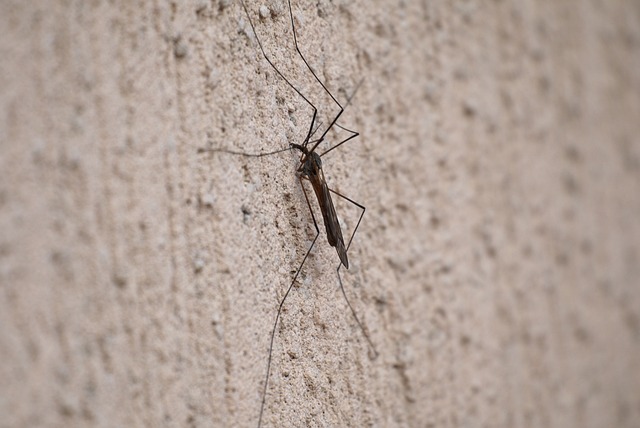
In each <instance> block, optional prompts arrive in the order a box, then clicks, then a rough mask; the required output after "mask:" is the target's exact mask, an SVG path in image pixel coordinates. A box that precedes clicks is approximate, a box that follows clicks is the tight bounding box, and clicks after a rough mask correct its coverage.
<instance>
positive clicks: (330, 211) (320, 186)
mask: <svg viewBox="0 0 640 428" xmlns="http://www.w3.org/2000/svg"><path fill="white" fill-rule="evenodd" d="M287 1H288V5H289V16H290V18H291V26H292V29H293V40H294V44H295V48H296V51H297V53H298V55H299V56H300V58H302V60H303V61H304V64H305V65H306V68H307V69H308V70H309V71H310V72H311V74H312V75H313V77H314V78H315V80H316V81H317V82H318V83H319V84H320V85H321V86H322V88H323V90H324V91H325V92H326V93H327V94H329V96H330V97H331V99H332V100H333V101H334V102H335V103H336V104H337V105H338V106H339V107H340V110H339V112H338V113H337V114H336V115H335V116H334V117H333V118H332V119H331V121H330V123H329V126H328V127H327V128H326V129H325V130H324V131H323V132H322V133H321V135H320V136H319V137H318V138H317V139H315V140H312V137H313V135H314V134H315V132H317V130H318V129H319V128H320V124H319V123H316V122H319V121H317V113H318V109H317V108H316V106H315V105H314V104H313V103H312V102H311V101H309V99H308V98H307V97H306V96H305V95H304V94H302V92H301V91H300V90H299V89H298V88H296V87H295V86H294V85H293V84H292V83H291V82H290V81H289V80H288V79H287V78H286V77H285V76H284V75H283V74H282V73H281V72H280V70H279V69H278V68H277V67H276V66H275V65H274V63H273V62H272V61H271V59H270V58H269V56H268V55H267V54H266V52H265V50H264V47H263V45H262V42H261V41H260V39H259V38H258V36H257V33H256V30H255V26H254V24H253V20H252V19H251V16H250V14H249V11H248V9H247V6H246V5H245V2H244V0H241V4H242V7H243V9H244V11H245V13H246V15H247V18H248V20H249V24H250V25H251V29H252V30H253V33H254V34H255V37H256V41H257V43H258V46H259V48H260V51H261V52H262V55H263V56H264V58H265V59H266V60H267V62H268V63H269V64H270V65H271V67H272V68H273V69H274V70H275V72H276V73H277V74H278V75H279V76H280V77H281V78H282V79H283V80H284V81H285V82H286V83H287V85H288V86H289V87H291V88H292V89H293V90H294V91H295V92H296V93H297V94H298V95H299V96H300V97H301V98H302V99H303V100H304V101H305V102H306V103H307V104H309V106H311V108H312V109H313V116H312V119H311V123H310V125H309V130H308V131H307V135H306V137H305V139H304V141H303V142H302V143H301V144H296V143H291V144H290V145H289V147H288V148H284V149H279V150H275V151H271V152H263V153H243V152H239V151H234V150H228V149H214V148H209V149H200V150H199V151H200V152H205V151H206V152H223V153H229V154H235V155H242V156H248V157H263V156H270V155H274V154H277V153H282V152H285V151H288V150H297V151H299V152H300V160H299V162H300V163H299V165H298V168H297V170H296V175H297V177H298V180H299V181H300V185H301V187H302V190H303V194H304V197H305V200H306V202H307V206H308V208H309V212H310V213H311V218H312V220H313V224H314V227H315V230H316V235H315V237H314V238H313V241H312V242H311V245H310V246H309V248H308V250H307V251H306V253H305V255H304V257H303V259H302V261H301V262H300V265H299V266H298V269H297V270H296V272H295V274H294V276H293V279H292V281H291V284H290V285H289V287H288V288H287V291H286V292H285V294H284V296H283V298H282V299H281V300H280V303H279V305H278V311H277V314H276V319H275V321H274V324H273V329H272V331H271V339H270V343H269V356H268V360H267V373H266V376H265V381H264V387H263V392H262V401H261V404H260V416H259V418H258V427H260V426H261V425H262V417H263V414H264V407H265V402H266V398H267V391H268V386H269V376H270V373H271V360H272V354H273V343H274V339H275V333H276V328H277V326H278V321H279V320H280V315H281V312H282V308H283V306H284V303H285V301H286V299H287V296H288V295H289V293H290V292H291V290H292V288H293V285H294V284H295V282H296V279H297V278H298V275H299V274H300V272H301V270H302V267H303V266H304V264H305V262H306V260H307V258H308V256H309V254H310V253H311V250H312V249H313V247H314V245H315V243H316V241H317V239H318V236H320V229H319V228H318V223H317V221H316V218H315V215H314V213H313V210H312V209H311V203H310V201H309V197H308V194H307V191H306V190H305V185H304V183H303V180H306V181H308V182H309V183H310V184H311V186H312V188H313V190H314V193H315V196H316V199H317V201H318V205H319V207H320V211H321V213H322V220H323V223H324V226H325V230H326V234H327V241H328V242H329V245H331V246H332V247H334V248H335V249H336V252H337V253H338V257H339V259H340V263H339V264H338V267H337V268H336V273H337V276H338V281H339V283H340V290H341V291H342V295H343V296H344V299H345V301H346V302H347V305H348V306H349V309H350V310H351V314H352V315H353V318H354V319H355V320H356V322H357V324H358V326H359V327H360V329H361V330H362V333H363V335H364V337H365V338H366V340H367V342H368V344H369V347H370V349H371V351H372V354H373V357H374V358H375V357H376V356H377V351H376V349H375V347H374V345H373V342H372V341H371V339H370V337H369V335H368V334H367V332H366V330H365V329H364V326H363V324H362V323H361V321H360V319H359V318H358V316H357V315H356V312H355V310H354V309H353V307H352V306H351V303H350V302H349V299H348V298H347V294H346V292H345V290H344V286H343V284H342V278H341V276H340V269H341V268H342V266H344V267H345V268H346V269H348V268H349V258H348V254H347V253H348V250H349V247H350V246H351V242H352V241H353V237H354V236H355V234H356V232H357V230H358V227H359V226H360V222H361V221H362V217H363V216H364V213H365V211H366V208H365V207H364V206H363V205H361V204H359V203H357V202H355V201H354V200H352V199H350V198H348V197H346V196H344V195H342V194H341V193H338V192H337V191H335V190H333V189H331V188H329V186H328V185H327V182H326V180H325V176H324V172H323V170H322V159H321V158H322V157H323V156H325V155H326V154H328V153H330V152H331V151H333V150H335V149H336V148H338V147H340V146H341V145H343V144H345V143H346V142H348V141H350V140H352V139H354V138H356V137H357V136H358V135H359V133H358V132H355V131H352V130H350V129H348V128H345V127H343V126H341V125H340V124H339V123H338V119H339V118H340V116H341V115H342V113H343V112H344V109H345V107H346V106H348V104H349V103H350V102H351V99H352V98H353V96H354V95H355V93H356V92H357V90H358V89H359V87H360V85H361V83H362V81H361V82H360V83H359V84H358V85H357V87H356V89H355V90H354V91H353V93H352V94H351V96H349V97H348V99H347V102H346V103H345V105H344V106H343V105H341V104H340V102H339V101H338V100H337V99H336V98H335V97H334V96H333V94H331V92H330V91H329V90H328V89H327V87H326V86H325V84H324V83H323V82H322V81H321V80H320V78H319V77H318V76H317V75H316V73H315V72H314V71H313V69H312V68H311V66H310V65H309V63H308V62H307V59H306V58H305V57H304V55H303V54H302V52H301V51H300V48H299V46H298V37H297V32H296V27H295V23H294V19H293V12H292V8H291V0H287ZM334 126H335V127H338V128H340V129H342V130H344V131H346V132H348V133H349V134H350V135H349V136H348V137H347V138H345V139H344V140H342V141H340V142H339V143H337V144H336V145H334V146H332V147H330V148H328V149H327V150H325V151H324V152H323V153H321V154H318V153H316V149H317V148H318V147H319V145H320V144H321V143H322V142H323V141H325V137H326V135H327V133H328V132H329V130H330V129H332V128H333V127H334ZM332 194H333V195H336V196H337V197H340V198H343V199H344V200H346V201H348V202H350V203H352V204H354V205H355V206H357V207H358V208H360V209H361V210H362V212H361V213H360V217H359V218H358V222H357V224H356V226H355V228H354V230H353V233H352V234H351V237H350V238H349V240H348V241H347V243H346V245H345V241H344V238H343V235H342V229H341V227H340V223H339V221H338V216H337V214H336V210H335V207H334V204H333V199H332Z"/></svg>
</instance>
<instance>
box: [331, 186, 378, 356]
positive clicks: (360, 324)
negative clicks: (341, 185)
mask: <svg viewBox="0 0 640 428" xmlns="http://www.w3.org/2000/svg"><path fill="white" fill-rule="evenodd" d="M329 191H330V192H331V193H333V194H335V195H337V196H339V197H341V198H342V199H345V200H346V201H348V202H351V203H352V204H354V205H356V206H357V207H358V208H360V209H361V210H362V212H361V213H360V218H359V219H358V223H357V224H356V227H355V229H353V233H352V234H351V237H350V238H349V242H348V243H347V251H349V247H350V246H351V241H353V237H354V236H355V235H356V232H357V231H358V227H359V226H360V222H361V221H362V217H364V212H365V211H366V210H367V209H366V207H365V206H364V205H361V204H359V203H357V202H356V201H354V200H353V199H350V198H348V197H346V196H344V195H343V194H341V193H338V192H336V191H335V190H332V189H329ZM341 267H342V263H340V264H339V265H338V268H337V269H336V273H337V274H338V282H339V283H340V290H341V291H342V295H343V296H344V300H345V301H346V302H347V306H349V309H350V310H351V314H352V315H353V318H354V319H355V320H356V322H357V323H358V326H359V327H360V330H362V334H363V335H364V337H365V339H367V342H368V343H369V347H370V349H371V351H372V355H373V358H376V357H377V356H378V351H376V347H375V346H374V345H373V342H372V341H371V338H370V337H369V334H368V333H367V331H366V330H365V329H364V326H363V325H362V322H360V318H358V315H356V311H355V310H354V309H353V306H351V302H349V298H348V297H347V293H346V292H345V291H344V285H343V284H342V278H341V277H340V268H341Z"/></svg>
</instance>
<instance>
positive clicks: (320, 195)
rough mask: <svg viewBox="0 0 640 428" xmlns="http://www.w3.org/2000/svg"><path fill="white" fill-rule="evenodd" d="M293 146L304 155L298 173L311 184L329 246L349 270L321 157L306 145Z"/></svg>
mask: <svg viewBox="0 0 640 428" xmlns="http://www.w3.org/2000/svg"><path fill="white" fill-rule="evenodd" d="M291 146H292V147H294V148H296V149H298V150H300V151H301V152H302V153H303V157H302V159H301V164H300V168H298V172H299V173H300V174H301V175H302V176H303V177H304V178H307V179H308V180H309V181H310V182H311V186H312V187H313V191H314V192H315V194H316V198H317V199H318V205H320V211H321V212H322V220H323V221H324V227H325V229H326V231H327V241H329V245H331V246H332V247H335V249H336V251H337V253H338V257H340V261H341V262H342V264H343V265H344V267H345V268H347V269H349V259H348V258H347V250H346V248H345V246H344V239H343V238H342V230H341V229H340V223H339V222H338V216H337V215H336V209H335V208H334V206H333V200H332V199H331V192H330V191H329V186H327V181H326V180H325V179H324V172H323V171H322V161H321V160H320V156H319V155H318V154H317V153H316V152H313V151H312V152H310V151H309V150H308V149H307V148H306V147H305V146H304V145H300V144H292V145H291Z"/></svg>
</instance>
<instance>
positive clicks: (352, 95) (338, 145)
mask: <svg viewBox="0 0 640 428" xmlns="http://www.w3.org/2000/svg"><path fill="white" fill-rule="evenodd" d="M362 82H364V79H360V81H359V82H358V85H357V86H356V88H355V89H354V90H353V92H352V93H351V95H350V96H349V98H347V102H346V103H344V108H345V109H346V108H347V107H348V106H349V104H351V100H352V99H353V97H355V96H356V92H358V89H360V86H362ZM334 125H335V126H337V127H338V128H340V129H342V130H344V131H347V132H349V133H350V134H351V135H350V136H349V137H347V138H346V139H344V140H342V141H341V142H339V143H338V144H336V145H335V146H333V147H329V148H328V149H327V150H325V151H324V152H322V154H320V157H322V156H324V155H326V154H327V153H329V152H330V151H332V150H335V149H337V148H338V147H340V146H341V145H343V144H344V143H346V142H347V141H349V140H351V139H353V138H356V137H357V136H358V135H360V133H359V132H356V131H352V130H351V129H348V128H345V127H344V126H342V125H340V124H339V123H338V122H335V123H334ZM314 142H315V141H314Z"/></svg>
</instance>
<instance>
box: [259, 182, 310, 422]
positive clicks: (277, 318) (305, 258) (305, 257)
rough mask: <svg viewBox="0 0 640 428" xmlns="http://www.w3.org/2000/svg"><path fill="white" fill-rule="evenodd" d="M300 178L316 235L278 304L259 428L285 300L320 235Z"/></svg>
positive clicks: (270, 344)
mask: <svg viewBox="0 0 640 428" xmlns="http://www.w3.org/2000/svg"><path fill="white" fill-rule="evenodd" d="M298 180H300V186H301V187H302V192H303V193H304V198H305V199H306V201H307V206H308V207H309V212H311V218H312V219H313V227H315V229H316V236H315V237H314V238H313V241H312V242H311V246H309V249H308V250H307V252H306V253H305V255H304V258H303V259H302V262H301V263H300V266H298V269H297V270H296V273H295V275H294V276H293V280H292V281H291V284H290V285H289V288H287V292H286V293H284V297H283V298H282V300H281V301H280V304H279V305H278V313H277V314H276V320H275V322H274V323H273V330H272V331H271V341H270V343H269V358H268V359H267V375H266V377H265V380H264V389H263V391H262V403H261V404H260V417H259V418H258V428H260V427H261V426H262V415H263V413H264V403H265V402H266V400H267V388H268V387H269V375H270V374H271V357H272V354H273V341H274V339H275V336H276V329H277V327H278V321H279V320H280V313H281V312H282V307H283V306H284V302H285V300H287V296H288V295H289V292H290V291H291V289H292V288H293V284H295V282H296V279H298V275H299V274H300V272H301V271H302V266H304V262H306V261H307V257H309V253H311V250H312V249H313V246H314V245H315V244H316V240H317V239H318V236H320V229H318V223H317V222H316V217H315V216H314V214H313V210H312V209H311V204H310V203H309V197H308V196H307V191H306V190H305V188H304V185H303V184H302V176H298Z"/></svg>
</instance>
